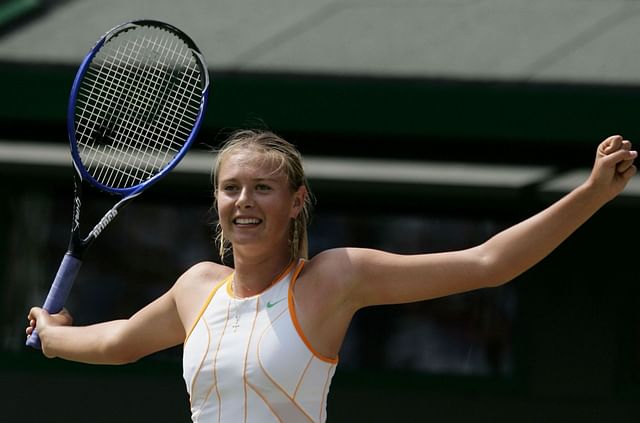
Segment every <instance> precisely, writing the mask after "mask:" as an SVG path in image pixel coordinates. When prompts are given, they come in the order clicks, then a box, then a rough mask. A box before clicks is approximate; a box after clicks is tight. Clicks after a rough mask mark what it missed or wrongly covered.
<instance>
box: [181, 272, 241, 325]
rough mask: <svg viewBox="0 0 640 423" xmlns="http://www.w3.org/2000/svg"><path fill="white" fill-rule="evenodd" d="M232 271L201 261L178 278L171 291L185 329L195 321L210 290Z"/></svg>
mask: <svg viewBox="0 0 640 423" xmlns="http://www.w3.org/2000/svg"><path fill="white" fill-rule="evenodd" d="M232 271H233V269H231V268H229V267H227V266H223V265H220V264H218V263H214V262H210V261H203V262H200V263H197V264H195V265H193V266H191V267H190V268H189V269H187V270H186V271H185V272H184V273H183V274H182V275H181V276H180V277H179V278H178V280H177V281H176V283H175V284H174V286H173V288H171V290H172V291H173V298H174V301H175V304H176V308H177V310H178V313H179V315H180V319H181V320H182V322H183V323H184V324H185V327H188V326H189V325H191V323H192V322H193V321H194V320H195V318H196V315H197V314H198V312H199V310H200V309H201V307H202V306H203V304H204V302H205V301H206V299H207V297H208V296H209V294H210V293H211V290H212V289H213V288H214V287H215V286H216V285H218V284H219V283H220V281H222V280H224V279H225V278H226V277H227V276H228V275H229V274H231V272H232Z"/></svg>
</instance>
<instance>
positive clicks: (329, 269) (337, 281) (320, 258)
mask: <svg viewBox="0 0 640 423" xmlns="http://www.w3.org/2000/svg"><path fill="white" fill-rule="evenodd" d="M373 253H375V251H374V250H366V249H360V248H334V249H330V250H326V251H323V252H321V253H318V254H317V255H316V256H314V257H313V258H311V259H310V260H308V261H307V263H306V264H305V269H304V272H303V275H302V276H303V277H304V278H305V279H308V282H307V283H308V284H309V285H312V286H314V291H316V292H317V293H320V292H318V291H330V292H331V293H332V294H333V295H337V296H338V297H339V296H341V294H347V293H348V291H349V290H350V289H351V287H352V284H351V283H352V282H353V281H354V279H355V278H356V277H357V275H358V274H359V273H360V272H361V270H360V269H361V267H362V266H363V265H365V263H366V257H367V256H368V255H370V254H373ZM323 294H324V293H323Z"/></svg>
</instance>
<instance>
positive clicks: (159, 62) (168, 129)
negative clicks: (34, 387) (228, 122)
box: [27, 20, 209, 349]
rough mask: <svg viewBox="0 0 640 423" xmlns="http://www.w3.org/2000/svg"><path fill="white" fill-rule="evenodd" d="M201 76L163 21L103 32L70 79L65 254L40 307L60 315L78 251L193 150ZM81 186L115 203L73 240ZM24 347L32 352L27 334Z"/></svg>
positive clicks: (184, 41) (199, 62) (194, 53)
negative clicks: (69, 204) (69, 206)
mask: <svg viewBox="0 0 640 423" xmlns="http://www.w3.org/2000/svg"><path fill="white" fill-rule="evenodd" d="M208 92H209V76H208V72H207V67H206V64H205V62H204V60H203V58H202V55H201V53H200V51H199V50H198V48H197V46H196V45H195V43H194V42H193V41H192V40H191V39H190V38H189V37H188V36H187V35H185V34H184V33H183V32H182V31H180V30H179V29H177V28H175V27H173V26H171V25H168V24H166V23H163V22H158V21H152V20H138V21H132V22H129V23H125V24H122V25H119V26H117V27H115V28H113V29H111V30H110V31H109V32H107V33H106V34H105V35H104V36H102V38H101V39H100V40H98V42H97V43H96V45H95V47H93V49H92V50H91V51H90V52H89V54H87V56H86V57H85V59H84V60H83V62H82V64H81V65H80V68H79V70H78V72H77V74H76V77H75V80H74V82H73V86H72V89H71V95H70V99H69V107H68V114H67V128H68V133H69V143H70V146H71V157H72V160H73V167H74V169H75V172H74V187H75V189H74V201H73V219H72V225H71V238H70V241H69V248H68V250H67V253H66V254H65V255H64V257H63V259H62V263H61V264H60V267H59V269H58V272H57V274H56V276H55V279H54V281H53V284H52V286H51V289H50V291H49V294H48V295H47V298H46V300H45V302H44V305H43V308H44V309H45V310H47V311H48V312H49V313H58V312H59V311H60V310H62V307H63V306H64V304H65V302H66V300H67V297H68V296H69V292H70V290H71V287H72V285H73V282H74V280H75V278H76V275H77V274H78V270H79V269H80V266H81V264H82V259H83V256H84V253H85V252H86V250H87V249H88V248H89V247H90V245H91V244H92V243H93V242H94V241H95V239H96V238H97V237H98V236H99V235H100V233H101V232H102V231H103V230H104V229H105V227H107V225H109V223H110V222H111V221H112V220H113V219H114V218H115V217H116V215H117V214H118V211H119V210H120V209H121V208H122V207H124V206H125V205H126V204H127V203H129V202H130V201H131V200H132V199H133V198H135V197H136V196H138V195H139V194H140V193H142V192H143V191H144V190H145V189H147V188H149V187H150V186H151V185H152V184H153V183H155V182H157V181H158V180H160V179H161V178H162V177H164V176H166V175H167V173H168V172H170V171H171V169H173V168H174V167H175V166H176V165H177V164H178V162H179V161H180V160H181V159H182V158H183V157H184V155H185V154H186V152H187V150H188V149H189V147H190V145H191V144H192V143H193V141H194V139H195V137H196V134H197V132H198V129H199V128H200V124H201V123H202V118H203V114H204V111H205V108H206V104H207V97H208ZM83 184H85V185H88V186H92V187H95V188H97V189H98V190H100V191H103V192H105V193H108V194H113V195H115V196H117V197H116V202H115V205H114V206H113V207H112V208H111V209H110V210H108V211H107V212H106V213H105V214H104V216H103V217H102V218H101V219H100V220H99V221H98V223H97V224H95V226H94V227H93V229H92V230H91V231H89V233H88V234H87V235H86V236H85V237H83V236H82V235H81V234H80V211H81V205H82V186H83ZM27 345H28V346H31V347H34V348H37V349H39V348H40V339H39V338H38V334H37V333H36V331H34V332H33V333H32V334H31V336H29V338H28V339H27Z"/></svg>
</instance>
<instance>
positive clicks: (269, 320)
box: [183, 261, 337, 423]
mask: <svg viewBox="0 0 640 423" xmlns="http://www.w3.org/2000/svg"><path fill="white" fill-rule="evenodd" d="M303 265H304V261H300V262H299V263H297V264H296V265H295V266H294V265H293V264H292V265H290V266H289V268H288V269H287V270H285V272H283V275H282V276H281V277H280V279H279V280H276V281H275V282H274V283H273V285H271V287H269V288H268V289H267V290H266V291H264V292H262V293H261V294H259V295H256V296H253V297H249V298H235V297H234V296H233V294H232V289H231V281H232V280H233V275H230V276H229V277H227V278H226V279H225V280H223V281H221V282H220V283H219V284H217V286H216V287H215V288H214V289H213V291H212V292H211V294H210V295H209V298H208V299H207V301H206V302H205V304H204V306H203V307H202V310H201V312H200V315H199V317H198V319H197V321H196V323H195V325H194V327H193V328H192V329H191V331H190V332H189V334H188V335H187V338H186V340H185V345H184V357H183V375H184V380H185V382H186V385H187V391H188V392H189V395H190V402H191V419H192V420H193V421H194V422H207V423H215V422H222V423H241V422H248V423H258V422H259V423H269V422H285V423H290V422H314V423H316V422H324V421H325V420H326V403H327V394H328V392H329V385H330V383H331V379H332V377H333V374H334V372H335V369H336V364H337V359H330V358H327V357H323V356H321V355H320V354H319V353H317V352H315V351H314V350H313V348H312V347H311V345H310V344H309V342H308V341H307V339H306V338H305V336H304V334H303V333H302V331H301V330H300V326H299V324H298V321H297V318H296V314H295V308H294V303H293V286H294V284H295V280H296V278H297V276H298V274H299V273H300V271H301V270H302V267H303ZM220 288H222V289H220Z"/></svg>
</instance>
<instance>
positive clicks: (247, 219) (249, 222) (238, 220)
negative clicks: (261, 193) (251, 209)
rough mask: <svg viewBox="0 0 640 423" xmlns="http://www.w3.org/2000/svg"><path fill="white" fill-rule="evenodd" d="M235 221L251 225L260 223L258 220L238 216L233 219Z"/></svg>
mask: <svg viewBox="0 0 640 423" xmlns="http://www.w3.org/2000/svg"><path fill="white" fill-rule="evenodd" d="M235 222H236V223H237V224H239V225H252V224H258V223H260V220H259V219H253V218H247V217H245V218H238V219H236V220H235Z"/></svg>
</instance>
